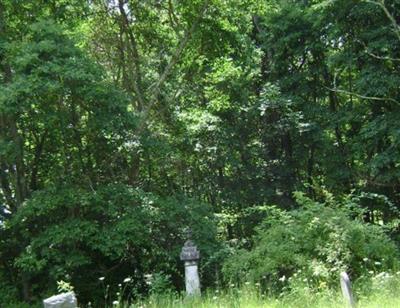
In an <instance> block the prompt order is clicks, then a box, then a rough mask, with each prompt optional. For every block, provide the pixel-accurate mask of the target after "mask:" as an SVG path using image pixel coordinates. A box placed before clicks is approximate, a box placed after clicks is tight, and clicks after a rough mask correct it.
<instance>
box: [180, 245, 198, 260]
mask: <svg viewBox="0 0 400 308" xmlns="http://www.w3.org/2000/svg"><path fill="white" fill-rule="evenodd" d="M180 257H181V260H182V261H195V260H198V259H200V252H199V251H198V250H197V246H196V245H195V244H194V243H193V241H192V240H187V241H186V242H185V245H184V246H183V247H182V251H181V255H180Z"/></svg>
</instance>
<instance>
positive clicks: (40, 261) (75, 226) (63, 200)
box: [0, 185, 216, 302]
mask: <svg viewBox="0 0 400 308" xmlns="http://www.w3.org/2000/svg"><path fill="white" fill-rule="evenodd" d="M187 226H191V227H192V229H193V231H194V232H193V234H194V240H195V241H196V243H197V244H198V246H199V248H200V250H201V253H202V256H203V257H204V258H207V257H208V256H209V255H210V254H211V253H212V252H213V251H214V250H215V246H216V240H215V235H216V228H215V226H214V221H213V216H212V211H211V210H210V208H209V207H208V206H207V205H205V204H202V203H199V202H196V201H194V200H190V199H187V198H183V197H182V198H172V197H159V196H155V195H153V194H150V193H145V192H143V191H141V190H137V189H132V188H130V187H127V186H125V185H107V186H103V187H100V188H98V189H97V190H96V191H91V190H90V191H86V190H82V189H78V188H76V187H69V188H63V189H56V188H53V189H47V190H45V191H41V192H38V193H35V194H34V196H33V197H32V198H31V199H30V200H29V201H28V202H26V204H25V205H24V206H23V207H22V208H20V210H19V211H18V212H17V214H16V215H15V216H14V217H13V218H12V219H11V221H9V222H7V224H6V226H5V228H4V230H3V231H2V232H4V234H7V238H12V239H15V240H14V241H9V242H5V243H3V244H2V245H3V247H0V249H1V250H3V251H6V249H7V250H8V251H14V256H12V257H10V260H8V264H9V266H10V267H12V268H11V270H12V271H14V272H15V273H16V275H15V276H18V275H19V276H21V275H22V274H24V275H25V277H28V280H29V283H30V286H31V290H32V294H36V295H38V297H37V298H36V300H39V299H41V298H43V297H45V296H47V295H51V293H53V292H56V286H57V281H60V280H63V281H65V282H68V283H70V284H71V285H72V286H74V287H75V291H76V293H77V295H78V297H79V299H80V301H81V302H85V301H86V300H89V299H90V300H92V302H93V300H97V301H98V300H99V299H102V298H103V297H104V294H105V286H106V285H110V286H111V289H109V290H108V291H107V293H111V292H114V291H115V290H113V287H112V286H115V287H116V286H117V285H118V284H119V283H121V282H122V280H123V279H124V278H126V277H130V279H129V281H130V283H129V285H130V288H132V289H135V290H137V291H139V292H140V293H143V292H147V291H148V289H149V286H148V285H147V284H146V275H151V274H155V273H160V272H163V273H164V274H165V277H169V278H170V281H171V283H172V285H173V286H175V287H182V286H181V285H180V284H182V283H183V281H184V280H183V278H182V274H183V265H182V262H181V261H180V260H179V253H180V250H181V248H182V245H183V243H184V241H185V238H184V237H185V236H184V232H183V229H184V228H185V227H187ZM4 257H5V256H4ZM100 277H105V278H104V279H100V280H99V278H100ZM204 278H205V281H207V277H204ZM103 286H104V288H103ZM18 287H20V286H18ZM128 293H131V292H126V294H128Z"/></svg>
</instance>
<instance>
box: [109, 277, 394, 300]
mask: <svg viewBox="0 0 400 308" xmlns="http://www.w3.org/2000/svg"><path fill="white" fill-rule="evenodd" d="M338 284H339V283H338ZM354 291H355V297H356V299H357V307H360V308H361V307H362V308H364V307H365V308H395V307H400V273H399V274H397V275H389V274H386V275H385V274H382V273H380V274H378V275H376V276H374V277H372V278H371V277H369V278H368V279H365V280H360V281H359V282H358V283H356V284H355V286H354ZM114 307H118V308H133V307H140V308H180V307H185V308H186V307H188V308H207V307H218V308H225V307H226V308H236V307H237V308H239V307H250V308H252V307H265V308H267V307H268V308H275V307H276V308H278V307H279V308H286V307H288V308H289V307H293V308H311V307H316V308H320V307H321V308H322V307H332V308H335V307H338V308H339V307H340V308H343V307H346V302H345V301H344V299H343V297H342V295H341V292H340V289H339V286H338V288H337V289H336V290H332V289H323V290H319V291H316V290H311V289H310V288H308V287H307V286H302V287H296V288H292V289H291V290H290V291H285V292H283V293H281V294H280V295H279V296H268V295H265V294H264V293H263V292H261V291H260V289H259V287H258V285H257V284H248V285H244V286H243V287H240V288H238V287H234V286H233V287H230V288H228V289H226V290H213V291H211V290H209V291H206V292H205V293H203V294H202V296H201V297H185V296H184V295H182V294H177V293H174V292H167V293H165V294H157V295H156V294H153V295H150V296H149V297H148V298H146V299H143V300H139V301H137V302H135V303H134V304H133V305H126V304H119V303H118V304H114Z"/></svg>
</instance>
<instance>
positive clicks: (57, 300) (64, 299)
mask: <svg viewBox="0 0 400 308" xmlns="http://www.w3.org/2000/svg"><path fill="white" fill-rule="evenodd" d="M43 305H44V308H77V307H78V304H77V301H76V297H75V294H74V292H68V293H61V294H58V295H54V296H52V297H49V298H46V299H45V300H44V301H43Z"/></svg>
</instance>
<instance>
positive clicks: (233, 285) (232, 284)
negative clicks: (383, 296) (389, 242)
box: [231, 272, 400, 288]
mask: <svg viewBox="0 0 400 308" xmlns="http://www.w3.org/2000/svg"><path fill="white" fill-rule="evenodd" d="M399 273H400V272H399ZM234 287H235V284H234V283H231V288H234Z"/></svg>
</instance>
